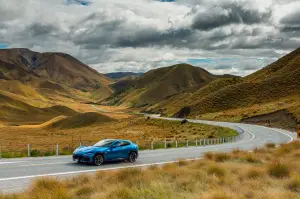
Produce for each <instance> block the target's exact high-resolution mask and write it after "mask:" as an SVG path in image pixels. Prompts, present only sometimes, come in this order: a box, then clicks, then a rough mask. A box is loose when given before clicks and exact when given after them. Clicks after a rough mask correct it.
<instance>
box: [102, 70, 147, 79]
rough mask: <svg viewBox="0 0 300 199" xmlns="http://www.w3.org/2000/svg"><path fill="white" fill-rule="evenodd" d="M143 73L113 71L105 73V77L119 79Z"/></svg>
mask: <svg viewBox="0 0 300 199" xmlns="http://www.w3.org/2000/svg"><path fill="white" fill-rule="evenodd" d="M142 74H143V73H132V72H115V73H106V74H104V75H105V76H106V77H108V78H110V79H114V80H119V79H122V78H135V77H139V76H141V75H142Z"/></svg>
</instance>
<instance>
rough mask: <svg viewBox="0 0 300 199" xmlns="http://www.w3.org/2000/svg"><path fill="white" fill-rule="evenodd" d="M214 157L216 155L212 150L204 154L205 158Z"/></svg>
mask: <svg viewBox="0 0 300 199" xmlns="http://www.w3.org/2000/svg"><path fill="white" fill-rule="evenodd" d="M213 157H214V154H213V153H211V152H207V153H205V154H204V158H205V159H208V160H212V159H213Z"/></svg>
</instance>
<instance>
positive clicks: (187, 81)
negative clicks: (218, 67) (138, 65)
mask: <svg viewBox="0 0 300 199" xmlns="http://www.w3.org/2000/svg"><path fill="white" fill-rule="evenodd" d="M221 77H228V75H225V76H216V75H213V74H210V73H209V72H207V71H206V70H204V69H202V68H199V67H194V66H191V65H188V64H178V65H174V66H170V67H165V68H159V69H155V70H151V71H149V72H147V73H145V74H144V75H142V76H141V77H139V78H136V79H128V80H122V81H119V82H117V83H115V84H113V85H112V87H113V89H114V90H115V94H114V95H113V96H112V97H111V98H110V99H109V100H111V101H117V103H118V104H121V103H123V104H124V103H126V105H128V104H130V105H133V106H134V107H141V106H145V105H152V104H155V103H158V102H160V101H161V100H163V99H165V98H167V97H170V96H173V95H176V94H179V93H182V92H193V91H195V90H197V89H199V88H200V87H202V86H204V85H206V84H208V83H210V82H211V81H213V80H215V79H217V78H221ZM229 77H230V76H229Z"/></svg>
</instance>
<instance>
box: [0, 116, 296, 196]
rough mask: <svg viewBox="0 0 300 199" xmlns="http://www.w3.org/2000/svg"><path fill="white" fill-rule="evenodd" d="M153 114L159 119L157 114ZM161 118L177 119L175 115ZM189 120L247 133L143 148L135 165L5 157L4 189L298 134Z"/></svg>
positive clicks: (0, 173) (0, 168) (0, 167)
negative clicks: (213, 141)
mask: <svg viewBox="0 0 300 199" xmlns="http://www.w3.org/2000/svg"><path fill="white" fill-rule="evenodd" d="M151 117H154V118H159V117H158V116H155V115H153V116H151ZM160 119H166V120H176V119H173V118H160ZM189 122H195V123H205V124H211V125H217V126H224V127H229V128H234V129H236V128H237V127H238V128H241V129H243V130H244V136H243V138H242V139H241V140H239V141H238V142H235V143H227V144H220V145H211V146H201V147H184V148H177V149H158V150H154V151H152V150H146V151H141V152H140V156H139V159H138V160H137V162H136V163H134V164H131V163H125V162H117V163H110V164H104V165H102V166H100V167H96V166H91V165H82V164H77V163H74V162H73V161H72V157H71V156H56V157H39V158H20V159H1V160H0V192H4V193H7V192H17V191H22V190H23V189H26V188H27V187H28V186H29V185H30V183H31V182H32V181H33V180H34V179H35V178H38V177H49V176H51V177H55V178H65V177H70V176H74V175H79V174H83V173H94V172H96V171H99V170H114V169H122V168H128V167H145V166H149V165H154V164H165V163H169V162H174V161H177V160H178V159H196V158H200V157H201V155H203V154H204V153H205V152H208V151H222V152H226V151H228V152H229V151H231V150H233V149H237V148H239V149H242V150H247V151H251V150H252V149H254V148H255V147H262V146H264V144H265V143H270V142H272V143H276V144H280V143H288V142H291V141H292V140H293V139H295V137H296V134H295V133H293V132H290V131H286V130H283V129H273V128H267V127H263V126H257V125H250V124H241V123H228V122H213V121H202V120H189Z"/></svg>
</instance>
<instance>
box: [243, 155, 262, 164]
mask: <svg viewBox="0 0 300 199" xmlns="http://www.w3.org/2000/svg"><path fill="white" fill-rule="evenodd" d="M245 160H246V162H249V163H260V162H261V160H259V159H257V158H256V157H255V156H254V155H253V154H247V155H246V157H245Z"/></svg>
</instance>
